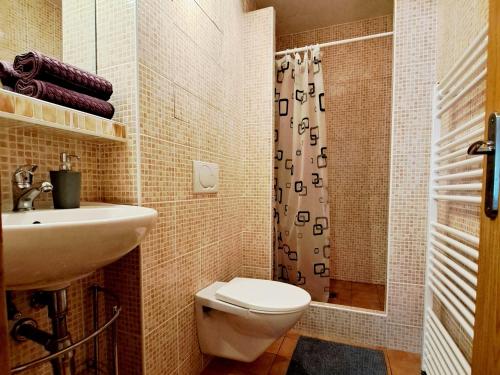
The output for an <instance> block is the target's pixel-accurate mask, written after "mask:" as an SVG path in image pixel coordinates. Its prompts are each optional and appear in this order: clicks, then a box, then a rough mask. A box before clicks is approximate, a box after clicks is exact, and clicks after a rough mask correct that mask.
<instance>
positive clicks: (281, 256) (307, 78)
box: [273, 48, 330, 302]
mask: <svg viewBox="0 0 500 375" xmlns="http://www.w3.org/2000/svg"><path fill="white" fill-rule="evenodd" d="M309 54H311V56H310V57H309ZM320 56H321V53H320V51H319V48H315V49H314V51H313V52H312V53H310V52H305V53H304V57H303V58H301V56H300V55H299V54H295V57H294V58H292V57H291V56H289V55H286V56H285V57H283V58H281V59H279V60H277V61H276V89H275V105H276V107H275V115H276V121H275V139H274V141H275V161H274V246H273V251H274V278H275V279H277V280H280V281H284V282H288V283H292V284H295V285H297V286H300V287H302V288H303V289H305V290H307V291H308V292H309V293H310V294H311V297H312V299H313V300H315V301H322V302H326V301H328V297H329V284H330V268H329V267H330V265H329V258H330V240H329V239H330V223H329V204H328V176H327V157H326V145H327V134H326V125H325V94H324V89H323V71H322V66H321V58H320Z"/></svg>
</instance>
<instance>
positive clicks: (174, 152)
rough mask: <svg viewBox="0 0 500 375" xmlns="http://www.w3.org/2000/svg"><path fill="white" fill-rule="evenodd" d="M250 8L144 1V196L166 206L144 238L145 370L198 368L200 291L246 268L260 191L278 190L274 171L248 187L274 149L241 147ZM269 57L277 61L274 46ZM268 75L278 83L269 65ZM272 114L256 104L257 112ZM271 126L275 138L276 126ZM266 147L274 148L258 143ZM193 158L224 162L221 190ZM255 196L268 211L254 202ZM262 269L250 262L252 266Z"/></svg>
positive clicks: (258, 28) (145, 201) (234, 0)
mask: <svg viewBox="0 0 500 375" xmlns="http://www.w3.org/2000/svg"><path fill="white" fill-rule="evenodd" d="M247 17H249V16H248V15H244V13H243V6H242V2H241V1H240V0H231V1H227V0H226V1H221V0H219V1H201V0H196V1H193V0H192V1H182V2H165V1H160V0H141V1H140V2H139V4H138V41H139V44H138V62H139V123H140V152H139V157H140V181H141V183H140V197H141V204H142V205H144V206H148V207H153V208H155V209H156V210H157V211H158V212H159V215H160V216H159V221H158V223H157V226H156V228H155V229H154V230H153V233H152V234H151V235H150V236H149V237H148V239H147V240H146V241H145V243H143V244H142V246H141V264H142V299H143V308H142V310H143V312H142V313H143V327H142V328H143V333H142V335H143V340H144V341H143V342H144V344H143V350H144V353H145V355H144V373H146V374H148V375H149V374H167V373H181V374H196V373H198V372H199V371H200V369H201V368H202V366H203V365H204V364H206V363H207V360H208V358H202V355H201V353H200V352H199V348H198V341H197V336H196V325H195V317H194V298H193V297H194V294H195V293H196V291H198V290H199V289H201V288H203V287H205V286H208V285H209V284H211V283H212V282H214V281H216V280H222V281H224V280H230V279H231V278H232V277H234V276H236V275H240V274H242V273H244V270H245V267H242V258H243V266H244V265H245V259H246V256H245V255H244V253H243V251H244V249H245V243H247V246H248V236H245V235H244V233H245V232H244V230H245V228H247V225H248V224H247V223H249V222H251V223H254V222H255V220H251V218H252V217H253V216H255V215H254V214H253V212H259V213H260V212H261V211H262V209H265V208H262V207H263V206H265V204H262V203H261V197H262V202H264V201H265V199H266V198H267V199H268V201H269V196H266V195H265V193H264V191H265V190H266V189H270V183H269V181H264V182H263V185H264V186H261V187H260V189H261V190H258V189H257V190H254V193H255V194H254V195H252V196H251V198H250V199H247V195H246V192H247V191H248V190H247V188H248V187H250V186H251V185H252V184H257V183H258V181H257V180H258V179H261V178H263V177H261V176H260V173H261V172H260V170H255V171H248V170H247V168H248V167H250V165H251V164H252V163H254V164H257V163H262V164H264V163H267V165H269V163H270V155H271V152H270V150H269V152H268V155H267V157H266V156H262V158H256V159H247V158H246V157H245V156H246V153H245V152H242V150H246V149H247V147H250V146H249V142H247V139H245V136H246V135H247V134H248V133H247V131H245V128H246V127H247V126H248V123H247V122H244V121H243V118H244V114H245V113H247V112H245V111H248V109H247V108H248V105H249V104H248V103H246V102H245V97H244V96H243V89H244V84H246V82H247V81H246V80H244V76H245V74H246V69H247V65H248V64H246V63H245V61H244V57H245V54H244V50H243V46H242V43H243V44H244V37H243V33H244V32H245V30H248V28H249V27H250V25H251V23H250V24H249V23H248V22H252V21H247V20H246V18H247ZM256 20H257V18H256ZM255 32H256V33H257V34H258V35H262V33H264V35H267V36H268V39H269V40H272V35H273V30H272V29H268V28H265V25H264V24H262V23H256V24H255ZM152 36H153V37H152ZM266 40H267V39H266ZM258 56H260V55H258ZM259 58H260V57H259ZM263 58H264V59H265V60H264V61H267V62H268V64H269V67H270V69H271V63H272V46H269V47H268V56H266V55H264V56H263ZM259 67H260V66H259ZM269 74H271V70H269ZM268 79H269V82H272V81H271V76H270V75H269V77H268ZM267 87H268V86H266V88H267ZM269 87H270V86H269ZM260 88H261V86H258V87H255V90H259V89H260ZM259 93H260V91H259ZM271 95H272V91H271V90H270V91H269V97H268V98H267V97H264V98H262V99H261V100H263V102H264V103H268V104H269V105H268V108H269V109H268V110H267V111H268V112H269V113H272V112H270V111H272V97H271ZM259 109H260V107H259ZM264 110H266V109H265V108H264ZM265 115H266V113H265V112H264V113H263V114H261V115H260V116H259V114H257V116H256V117H255V119H256V121H258V120H260V119H261V118H262V116H265ZM270 118H272V114H271V116H270ZM259 124H262V122H260V123H259ZM259 124H257V123H254V124H253V125H254V127H257V126H258V125H259ZM266 130H267V132H268V133H269V137H270V132H271V128H266V129H264V130H263V131H266ZM269 137H267V138H266V139H265V140H270V138H269ZM269 144H270V143H269ZM250 145H254V146H252V147H259V145H257V144H254V143H252V142H250ZM259 150H261V151H265V150H264V149H257V148H256V149H255V152H257V151H259ZM192 160H204V161H210V162H216V163H219V165H220V176H219V178H220V189H219V192H218V193H217V194H193V193H192V178H191V174H192V164H191V163H192ZM269 172H270V171H269ZM254 178H255V180H254ZM259 181H260V180H259ZM265 182H267V184H266V183H265ZM257 194H259V195H258V196H257ZM250 202H252V209H250V210H248V213H247V211H246V209H247V207H248V206H247V205H248V204H249V203H250ZM256 203H258V205H257V208H258V209H260V211H254V210H255V204H256ZM269 212H270V211H269ZM269 212H266V214H265V218H266V219H268V218H269V217H270V216H269V215H270V214H269ZM266 224H267V225H270V223H269V222H267V223H266V222H265V223H262V226H261V227H257V228H258V235H259V236H258V238H259V239H260V238H261V237H262V239H261V240H259V241H258V243H259V244H261V243H264V241H265V239H264V238H263V237H264V236H265V235H266V236H267V238H269V233H266V232H265V230H264V229H262V230H261V229H260V228H263V227H264V226H265V225H266ZM245 241H247V242H245ZM253 242H255V241H253ZM259 246H262V247H263V248H265V249H266V250H268V249H269V248H268V247H266V245H265V244H262V245H259ZM252 251H255V252H256V250H254V249H252ZM259 251H260V249H259ZM260 253H262V251H260ZM256 254H257V253H256ZM267 256H269V252H268V251H267ZM254 258H255V259H260V258H259V256H255V257H254ZM261 264H262V263H261ZM259 265H260V264H259ZM254 269H257V267H251V268H248V269H247V270H246V271H247V272H246V273H247V274H248V273H255V271H254ZM269 270H270V267H269V266H268V268H267V269H266V271H267V272H269ZM259 271H260V269H259ZM264 276H266V277H268V275H264ZM158 358H161V359H162V360H158Z"/></svg>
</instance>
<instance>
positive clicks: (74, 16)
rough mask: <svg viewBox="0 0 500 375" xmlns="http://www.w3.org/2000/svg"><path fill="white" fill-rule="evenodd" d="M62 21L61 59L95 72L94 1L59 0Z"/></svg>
mask: <svg viewBox="0 0 500 375" xmlns="http://www.w3.org/2000/svg"><path fill="white" fill-rule="evenodd" d="M54 1H55V0H54ZM58 2H59V3H62V5H61V9H60V11H61V12H62V13H61V21H62V58H63V61H64V62H65V63H68V64H72V65H76V66H78V67H79V68H82V69H85V70H87V71H89V72H93V73H95V72H96V58H97V56H96V27H95V26H96V25H95V18H96V1H95V0H59V1H58Z"/></svg>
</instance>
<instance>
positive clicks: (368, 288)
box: [351, 281, 377, 295]
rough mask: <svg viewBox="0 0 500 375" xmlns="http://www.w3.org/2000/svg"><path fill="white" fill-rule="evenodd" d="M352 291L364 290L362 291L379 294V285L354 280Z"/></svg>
mask: <svg viewBox="0 0 500 375" xmlns="http://www.w3.org/2000/svg"><path fill="white" fill-rule="evenodd" d="M351 289H352V292H353V293H354V292H362V293H370V294H374V295H377V285H376V284H369V283H357V282H354V281H353V282H352V287H351Z"/></svg>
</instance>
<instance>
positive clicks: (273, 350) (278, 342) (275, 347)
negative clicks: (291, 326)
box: [266, 337, 284, 354]
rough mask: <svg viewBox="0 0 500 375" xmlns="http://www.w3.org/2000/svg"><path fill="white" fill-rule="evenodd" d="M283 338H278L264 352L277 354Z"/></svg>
mask: <svg viewBox="0 0 500 375" xmlns="http://www.w3.org/2000/svg"><path fill="white" fill-rule="evenodd" d="M283 339H284V337H280V338H279V339H278V340H276V341H275V342H273V343H272V344H271V346H269V348H267V350H266V352H268V353H273V354H277V353H278V351H279V350H280V346H281V343H282V342H283Z"/></svg>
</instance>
